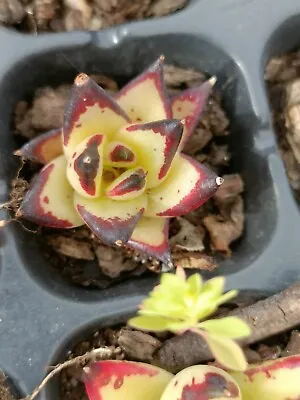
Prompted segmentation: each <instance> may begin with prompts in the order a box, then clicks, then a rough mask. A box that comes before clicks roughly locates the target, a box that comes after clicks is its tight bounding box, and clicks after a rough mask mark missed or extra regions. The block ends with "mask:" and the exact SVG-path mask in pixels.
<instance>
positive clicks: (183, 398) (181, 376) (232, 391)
mask: <svg viewBox="0 0 300 400" xmlns="http://www.w3.org/2000/svg"><path fill="white" fill-rule="evenodd" d="M175 399H176V400H187V399H195V400H196V399H199V400H216V399H217V400H228V399H232V400H242V395H241V391H240V388H239V386H238V384H237V383H236V382H235V380H234V379H233V378H232V377H231V376H230V375H229V374H228V373H227V372H225V371H223V370H222V369H220V368H216V367H213V366H209V365H193V366H192V367H188V368H185V369H184V370H182V371H180V372H179V373H178V374H176V375H175V376H174V377H173V378H172V380H171V381H170V382H169V383H168V385H167V387H166V388H165V390H164V392H163V394H162V396H161V398H160V400H175Z"/></svg>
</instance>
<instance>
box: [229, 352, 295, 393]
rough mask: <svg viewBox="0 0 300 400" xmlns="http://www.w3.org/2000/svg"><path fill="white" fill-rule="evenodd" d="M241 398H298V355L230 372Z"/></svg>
mask: <svg viewBox="0 0 300 400" xmlns="http://www.w3.org/2000/svg"><path fill="white" fill-rule="evenodd" d="M230 374H231V376H232V377H233V378H234V379H235V380H236V381H237V383H238V384H239V386H240V389H241V392H242V396H243V400H257V399H259V400H296V399H299V398H300V379H299V376H300V355H294V356H289V357H283V358H279V359H277V360H270V361H265V362H263V363H260V364H253V365H251V366H250V367H249V368H248V369H247V370H246V371H245V372H231V373H230Z"/></svg>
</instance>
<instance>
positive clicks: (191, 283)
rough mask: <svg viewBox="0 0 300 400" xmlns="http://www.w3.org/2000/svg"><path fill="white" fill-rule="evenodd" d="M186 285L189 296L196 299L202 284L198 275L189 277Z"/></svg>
mask: <svg viewBox="0 0 300 400" xmlns="http://www.w3.org/2000/svg"><path fill="white" fill-rule="evenodd" d="M187 284H188V290H189V294H190V295H192V296H194V297H198V296H199V294H200V292H201V288H202V284H203V283H202V278H201V276H200V274H193V275H191V276H190V277H189V278H188V280H187Z"/></svg>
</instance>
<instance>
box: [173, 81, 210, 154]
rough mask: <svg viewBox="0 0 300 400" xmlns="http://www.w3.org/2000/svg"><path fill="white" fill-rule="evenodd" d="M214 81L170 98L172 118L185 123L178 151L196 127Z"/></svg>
mask: <svg viewBox="0 0 300 400" xmlns="http://www.w3.org/2000/svg"><path fill="white" fill-rule="evenodd" d="M215 81H216V78H215V77H213V78H211V79H209V80H208V81H206V82H204V83H203V84H202V85H200V86H198V87H193V88H190V89H187V90H185V91H183V92H182V93H180V94H178V95H177V96H175V97H173V98H172V100H171V103H172V113H173V118H178V119H184V121H185V124H184V131H183V135H182V139H181V143H180V149H182V148H183V146H184V145H185V143H186V142H187V141H188V139H189V137H190V136H191V134H192V133H193V130H194V129H195V128H196V126H197V125H198V123H199V120H200V118H201V115H202V113H203V111H204V109H205V105H206V103H207V100H208V97H209V95H210V93H211V89H212V87H213V85H214V83H215Z"/></svg>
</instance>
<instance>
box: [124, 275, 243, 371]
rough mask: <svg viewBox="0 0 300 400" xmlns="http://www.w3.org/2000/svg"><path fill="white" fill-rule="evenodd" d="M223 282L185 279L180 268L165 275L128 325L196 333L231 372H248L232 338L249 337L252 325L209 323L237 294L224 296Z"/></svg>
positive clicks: (228, 320)
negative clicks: (221, 307)
mask: <svg viewBox="0 0 300 400" xmlns="http://www.w3.org/2000/svg"><path fill="white" fill-rule="evenodd" d="M224 283H225V280H224V278H223V277H216V278H212V279H210V280H208V281H207V282H205V283H204V282H203V281H202V279H201V276H200V275H199V274H198V273H196V274H193V275H191V276H190V277H189V278H188V279H186V276H185V273H184V270H183V269H181V268H177V273H176V274H171V273H164V274H162V276H161V280H160V284H159V285H158V286H156V287H155V288H154V289H153V291H152V292H150V294H149V297H148V298H146V299H145V300H144V301H143V303H142V305H141V307H140V309H139V311H138V314H139V315H138V316H137V317H134V318H132V319H130V320H129V321H128V323H129V325H130V326H132V327H134V328H137V329H141V330H147V331H151V332H162V331H170V332H173V333H175V334H182V333H184V332H186V331H193V332H195V333H197V334H199V335H201V336H202V337H203V339H204V340H205V341H206V342H207V344H208V346H209V348H210V350H211V352H212V353H213V355H214V356H215V358H216V360H217V361H218V362H219V363H220V364H221V365H223V366H224V367H226V368H228V369H230V370H245V369H246V367H247V362H246V359H245V356H244V353H243V351H242V350H241V348H240V347H239V346H238V344H237V343H236V342H235V341H234V340H233V339H238V338H243V337H246V336H248V335H249V334H250V328H249V326H248V325H247V324H246V323H245V322H244V321H242V320H241V319H239V318H237V317H224V318H218V319H211V320H206V319H207V317H209V316H210V315H211V314H213V313H214V312H215V311H216V310H217V309H218V307H219V306H220V305H221V304H223V303H225V302H227V301H228V300H230V299H232V298H233V297H235V296H236V295H237V291H236V290H231V291H229V292H227V293H226V294H223V291H224Z"/></svg>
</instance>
